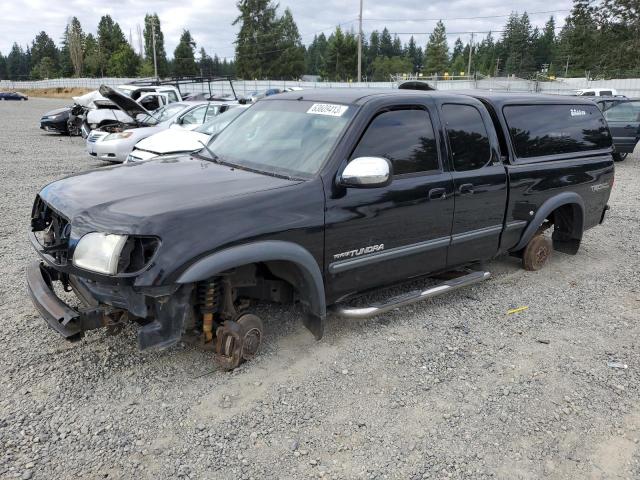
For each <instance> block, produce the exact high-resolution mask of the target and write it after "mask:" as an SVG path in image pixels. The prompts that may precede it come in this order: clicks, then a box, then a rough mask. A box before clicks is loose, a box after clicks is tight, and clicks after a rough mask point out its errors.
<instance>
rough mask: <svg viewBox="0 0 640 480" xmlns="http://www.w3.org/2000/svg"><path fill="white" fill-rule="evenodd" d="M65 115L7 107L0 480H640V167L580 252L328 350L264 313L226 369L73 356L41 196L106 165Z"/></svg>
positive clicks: (158, 358)
mask: <svg viewBox="0 0 640 480" xmlns="http://www.w3.org/2000/svg"><path fill="white" fill-rule="evenodd" d="M61 104H64V102H63V101H60V100H45V99H32V100H30V101H29V102H24V103H14V102H0V132H1V134H0V135H1V140H0V165H1V174H2V195H1V196H0V210H1V211H2V213H3V219H2V222H1V223H0V252H1V254H2V255H1V258H2V262H1V264H0V339H1V348H0V385H1V387H0V388H1V389H0V446H1V450H0V478H3V479H4V478H7V479H11V478H23V479H29V478H34V479H54V478H55V479H67V478H70V479H71V478H74V479H75V478H82V479H97V478H109V479H130V478H136V479H163V478H192V479H196V478H197V479H250V478H253V479H263V478H267V479H281V478H292V479H299V478H318V477H324V478H336V479H352V478H357V479H359V478H375V479H383V478H389V479H395V478H399V479H420V478H505V479H516V478H522V479H533V478H558V479H560V478H562V479H564V478H571V479H601V478H602V479H605V478H635V479H637V478H640V444H639V443H638V442H639V438H640V400H639V399H640V388H639V380H640V345H639V343H640V336H639V334H640V326H639V322H638V320H639V319H640V276H639V273H638V271H639V267H640V260H639V255H640V247H639V246H638V239H639V238H640V224H639V221H638V208H639V207H640V162H639V158H637V157H636V158H628V159H627V160H626V161H625V162H623V163H621V164H619V165H617V175H616V184H615V188H614V191H613V195H612V199H611V201H610V204H611V207H612V210H611V211H610V214H609V216H608V218H607V220H606V222H605V224H604V225H603V226H601V227H598V228H596V229H593V230H591V231H589V232H588V233H587V234H586V236H585V238H584V240H583V245H582V248H581V250H580V253H579V254H578V255H577V256H575V257H570V256H565V255H562V254H557V253H556V254H555V256H554V258H553V260H552V262H551V264H550V265H549V266H547V267H546V268H545V269H543V270H542V271H540V272H536V273H531V272H525V271H524V270H522V269H520V268H519V264H518V263H517V262H516V261H515V260H513V259H502V260H498V261H494V262H492V263H490V264H489V269H490V270H491V271H492V273H493V274H494V275H493V277H492V279H491V280H489V281H487V282H485V283H483V284H480V285H476V286H474V287H471V288H469V289H467V290H461V291H459V292H456V293H454V294H451V295H449V296H447V297H441V298H438V299H436V300H434V301H432V302H427V303H423V304H419V305H414V306H413V307H409V308H405V309H403V310H398V311H394V312H392V313H390V314H388V315H386V316H384V317H382V318H378V319H373V320H369V321H344V320H340V319H337V318H330V319H329V321H328V334H327V335H326V337H325V338H324V339H323V340H322V341H320V342H315V341H314V340H313V338H312V336H311V334H309V333H308V332H307V331H306V330H305V329H304V327H302V324H301V322H300V320H299V312H297V311H291V310H283V309H278V308H274V307H264V311H263V312H262V315H263V318H264V319H265V322H266V327H267V338H266V345H265V346H264V349H263V353H262V355H260V356H259V358H257V359H255V360H254V361H252V362H250V363H248V364H245V365H244V366H242V367H241V368H240V369H238V370H236V371H235V372H233V373H223V372H220V371H216V370H215V369H214V366H213V363H212V361H211V358H210V354H208V353H206V352H204V351H202V350H200V349H198V348H197V347H193V346H190V345H184V344H181V345H179V346H177V347H175V348H173V349H170V350H168V351H164V352H140V351H138V350H137V349H136V339H135V330H134V329H133V328H130V329H127V330H125V331H124V332H123V333H121V334H120V335H118V336H115V337H109V336H107V335H106V334H105V333H104V332H102V331H97V332H93V333H91V334H88V335H87V336H86V337H85V339H84V340H82V341H81V342H79V343H74V344H71V343H67V342H65V341H64V340H62V339H61V338H59V337H58V336H57V335H56V334H54V332H53V331H51V330H49V329H48V328H47V327H46V326H45V324H44V322H43V321H42V320H41V319H39V318H38V315H37V313H36V311H35V309H34V308H33V306H32V305H31V302H30V301H29V299H28V296H27V294H26V292H25V288H24V268H25V265H26V264H27V262H28V261H29V260H31V259H33V258H35V254H34V253H33V252H32V250H31V247H30V245H29V242H28V240H27V236H26V232H27V228H28V222H29V213H30V209H31V204H32V201H33V198H34V196H35V194H36V193H37V191H38V190H39V189H40V188H41V187H42V186H43V185H45V184H46V183H48V182H50V181H52V180H55V179H57V178H60V177H62V176H65V175H69V174H72V173H75V172H80V171H83V170H86V169H92V168H101V167H102V166H103V165H102V164H101V163H99V162H97V161H94V160H90V159H89V158H88V157H87V156H86V155H85V154H84V152H83V141H82V140H81V139H78V138H68V137H62V136H58V135H51V134H47V133H44V132H42V131H41V130H39V129H38V128H37V127H38V124H37V122H38V118H39V116H40V114H41V113H43V112H45V111H47V110H49V109H52V108H54V107H57V106H60V105H61ZM521 306H528V309H527V310H524V311H522V312H521V313H517V314H512V315H508V314H507V311H508V310H509V309H512V308H515V307H521ZM615 362H619V363H620V364H623V365H627V366H628V368H613V367H612V365H613V366H615V365H616V363H615Z"/></svg>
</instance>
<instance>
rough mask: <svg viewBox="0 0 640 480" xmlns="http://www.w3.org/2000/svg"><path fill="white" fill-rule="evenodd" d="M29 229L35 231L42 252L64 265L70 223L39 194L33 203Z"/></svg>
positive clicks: (67, 252) (66, 257) (67, 250)
mask: <svg viewBox="0 0 640 480" xmlns="http://www.w3.org/2000/svg"><path fill="white" fill-rule="evenodd" d="M31 229H32V230H33V231H34V232H35V233H36V237H37V238H38V241H39V242H40V245H41V246H42V249H43V252H44V253H47V254H49V255H51V256H52V257H53V258H54V259H55V261H56V263H58V264H59V265H65V264H66V263H67V260H68V258H69V237H70V236H71V224H70V223H69V220H68V219H67V218H65V217H63V216H62V215H60V214H58V213H57V212H55V211H54V210H52V209H51V208H50V207H49V205H47V204H46V203H45V202H44V201H43V200H42V199H41V198H40V197H39V196H38V197H36V201H35V203H34V205H33V212H32V216H31Z"/></svg>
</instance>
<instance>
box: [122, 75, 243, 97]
mask: <svg viewBox="0 0 640 480" xmlns="http://www.w3.org/2000/svg"><path fill="white" fill-rule="evenodd" d="M213 82H229V86H230V87H231V91H232V92H233V98H234V99H235V100H238V95H237V94H236V90H235V88H233V77H230V76H221V77H202V76H200V77H168V78H163V79H159V78H145V79H141V80H134V81H133V82H129V83H128V85H139V86H141V87H144V86H158V85H173V86H175V87H176V88H177V89H178V91H179V92H180V94H182V91H181V90H180V86H181V85H192V84H196V83H197V84H202V83H206V84H207V86H208V87H209V95H210V96H213V93H212V92H211V83H213Z"/></svg>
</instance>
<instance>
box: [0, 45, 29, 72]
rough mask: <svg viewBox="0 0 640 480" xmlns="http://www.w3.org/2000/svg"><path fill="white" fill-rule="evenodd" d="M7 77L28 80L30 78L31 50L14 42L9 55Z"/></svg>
mask: <svg viewBox="0 0 640 480" xmlns="http://www.w3.org/2000/svg"><path fill="white" fill-rule="evenodd" d="M6 65H7V67H6V68H7V78H8V79H9V80H27V79H28V78H29V72H30V70H31V69H30V65H29V52H28V51H26V52H25V51H24V50H23V49H22V47H21V46H20V45H18V44H17V43H14V44H13V46H12V47H11V51H10V52H9V55H7V61H6Z"/></svg>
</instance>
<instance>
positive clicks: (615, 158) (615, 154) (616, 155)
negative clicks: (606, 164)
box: [613, 152, 629, 162]
mask: <svg viewBox="0 0 640 480" xmlns="http://www.w3.org/2000/svg"><path fill="white" fill-rule="evenodd" d="M627 155H629V154H628V153H620V152H613V161H614V162H622V161H623V160H624V159H625V158H627Z"/></svg>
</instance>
